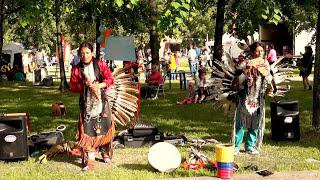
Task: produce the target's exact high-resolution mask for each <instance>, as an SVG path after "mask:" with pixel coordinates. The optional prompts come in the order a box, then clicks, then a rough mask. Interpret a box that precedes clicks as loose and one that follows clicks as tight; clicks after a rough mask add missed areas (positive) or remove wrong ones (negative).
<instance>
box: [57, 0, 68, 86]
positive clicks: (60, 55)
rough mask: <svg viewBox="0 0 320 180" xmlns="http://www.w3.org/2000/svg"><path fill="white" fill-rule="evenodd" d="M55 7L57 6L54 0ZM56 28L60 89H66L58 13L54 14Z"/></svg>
mask: <svg viewBox="0 0 320 180" xmlns="http://www.w3.org/2000/svg"><path fill="white" fill-rule="evenodd" d="M56 6H57V9H58V8H59V6H58V3H57V0H56ZM56 28H57V47H58V57H59V59H58V62H59V66H60V87H59V89H60V90H61V91H66V90H67V89H69V85H68V82H67V78H66V73H65V70H64V59H63V47H62V33H61V19H60V13H57V14H56Z"/></svg>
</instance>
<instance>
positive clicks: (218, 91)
mask: <svg viewBox="0 0 320 180" xmlns="http://www.w3.org/2000/svg"><path fill="white" fill-rule="evenodd" d="M225 55H226V57H227V58H226V61H225V62H220V61H214V62H213V66H212V75H211V78H210V82H211V84H212V85H213V86H214V91H213V93H214V95H215V97H216V98H215V100H216V102H215V103H218V104H217V105H215V107H222V106H224V107H229V106H226V103H228V104H230V102H234V101H235V100H236V99H235V98H236V96H237V94H238V91H239V88H240V87H239V82H243V81H244V79H245V76H244V75H241V74H242V72H243V69H244V68H245V67H246V64H247V63H248V61H249V60H244V61H242V62H237V61H234V59H233V58H232V57H231V56H230V55H229V54H228V53H226V54H225ZM261 60H262V59H261V58H257V59H253V60H250V63H252V65H253V66H254V67H256V68H257V69H258V71H259V72H260V73H261V74H265V77H266V80H267V82H266V83H265V84H264V86H263V87H261V88H263V89H264V91H268V90H269V89H268V84H270V85H271V86H273V88H272V90H273V92H272V91H271V92H267V95H269V96H272V97H274V96H284V94H285V93H286V92H287V91H288V90H289V89H290V85H289V83H290V80H289V79H288V77H289V76H290V75H291V74H292V71H293V69H292V68H291V66H290V65H289V64H287V63H282V60H283V57H281V58H279V59H278V60H277V61H276V62H274V63H273V64H272V65H270V66H269V67H266V66H261V63H257V61H261ZM263 61H265V60H263Z"/></svg>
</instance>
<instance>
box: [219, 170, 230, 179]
mask: <svg viewBox="0 0 320 180" xmlns="http://www.w3.org/2000/svg"><path fill="white" fill-rule="evenodd" d="M217 177H218V178H221V179H231V178H232V177H233V169H229V170H225V169H218V171H217Z"/></svg>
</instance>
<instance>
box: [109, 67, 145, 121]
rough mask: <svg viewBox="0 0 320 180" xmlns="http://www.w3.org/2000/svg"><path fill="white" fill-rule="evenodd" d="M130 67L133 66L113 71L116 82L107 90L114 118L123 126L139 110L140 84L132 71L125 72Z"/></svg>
mask: <svg viewBox="0 0 320 180" xmlns="http://www.w3.org/2000/svg"><path fill="white" fill-rule="evenodd" d="M130 68H132V66H127V67H124V68H122V69H119V70H117V71H115V72H113V73H112V75H113V77H114V84H113V85H112V86H110V87H109V89H108V92H107V96H108V100H109V104H110V108H111V114H112V118H113V119H114V120H115V122H117V123H119V124H120V125H123V126H125V125H127V124H128V123H129V122H130V121H131V120H132V119H134V118H135V116H136V112H137V110H138V100H139V99H138V97H137V95H138V94H139V85H138V83H136V82H134V81H133V80H132V78H133V74H132V73H130V74H126V73H125V71H127V70H128V69H130Z"/></svg>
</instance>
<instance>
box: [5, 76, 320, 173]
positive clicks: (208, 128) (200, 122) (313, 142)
mask: <svg viewBox="0 0 320 180" xmlns="http://www.w3.org/2000/svg"><path fill="white" fill-rule="evenodd" d="M185 95H186V91H183V90H180V89H179V84H178V83H177V82H174V83H173V85H172V89H171V90H169V86H166V97H165V98H163V97H162V96H160V97H159V99H157V100H154V101H151V100H144V99H143V100H142V101H141V119H140V120H141V121H142V122H144V123H148V124H154V125H156V126H157V127H159V129H161V130H163V131H164V132H165V133H173V134H178V133H180V132H182V133H185V134H186V136H187V137H190V138H214V139H217V140H218V141H220V142H224V143H227V142H229V141H230V134H231V131H232V125H233V122H232V121H233V120H232V117H226V116H224V115H223V112H221V111H220V110H214V109H213V105H212V103H204V104H193V105H185V106H178V105H176V104H175V103H176V101H178V100H180V99H182V98H183V97H184V96H185ZM0 99H1V104H0V112H5V113H10V112H12V113H13V112H30V114H31V126H32V130H33V132H34V133H36V132H42V131H52V130H55V128H56V127H57V126H58V125H60V124H65V125H67V129H66V131H65V132H64V136H65V138H66V139H68V140H75V135H76V125H77V120H78V115H79V107H78V95H77V94H72V93H69V92H66V93H61V92H60V91H58V90H57V87H56V86H55V87H46V88H44V87H33V86H31V85H30V84H26V85H19V84H7V85H1V87H0ZM283 99H288V100H299V108H300V127H301V140H300V141H298V142H274V141H272V140H271V122H270V101H271V98H266V131H265V139H264V146H263V149H262V152H261V155H260V156H250V155H247V154H244V153H241V155H240V156H237V157H236V158H235V160H236V162H237V163H238V164H239V165H240V167H244V166H247V165H250V164H255V165H258V166H259V168H260V169H263V168H268V169H270V170H272V171H296V170H316V169H319V168H320V163H312V162H308V161H307V159H309V158H314V159H318V160H319V158H320V152H319V147H320V139H319V134H318V133H316V132H314V131H313V130H312V128H311V118H312V92H311V91H303V87H302V83H301V82H293V83H292V90H291V91H290V92H289V93H288V94H287V96H286V97H284V98H283ZM57 100H61V101H63V102H64V103H65V104H66V106H67V115H66V116H64V117H59V118H53V117H52V116H51V105H52V103H54V102H55V101H57ZM121 129H124V128H123V127H120V128H118V130H121ZM148 149H149V148H148V147H144V148H136V149H134V148H126V149H116V150H115V154H114V159H113V164H112V165H105V164H103V163H98V167H97V170H95V171H94V172H93V173H82V172H81V171H80V164H81V160H80V159H79V157H72V156H67V155H58V156H56V157H55V158H54V159H53V160H52V161H50V162H49V163H48V164H39V163H38V162H36V161H35V159H34V158H30V159H29V160H28V161H25V162H16V163H3V162H0V169H1V172H2V178H4V179H26V178H27V179H39V178H40V179H56V178H58V179H70V177H72V179H74V178H77V179H88V178H90V179H162V178H172V177H187V176H202V175H207V176H214V175H215V174H214V173H213V172H210V171H207V170H199V171H187V170H184V169H183V168H179V169H177V171H175V172H172V173H168V174H166V173H157V172H154V171H153V170H152V169H151V168H150V166H148V162H147V153H148ZM204 150H205V154H206V155H208V157H211V158H213V159H214V153H213V145H207V146H205V147H204ZM179 151H180V152H181V154H182V156H183V157H186V156H187V154H188V147H179ZM237 173H250V171H245V170H243V169H240V171H239V172H237ZM0 179H1V178H0Z"/></svg>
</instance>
